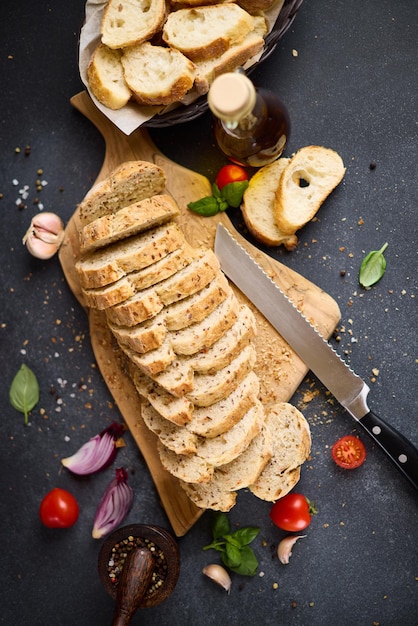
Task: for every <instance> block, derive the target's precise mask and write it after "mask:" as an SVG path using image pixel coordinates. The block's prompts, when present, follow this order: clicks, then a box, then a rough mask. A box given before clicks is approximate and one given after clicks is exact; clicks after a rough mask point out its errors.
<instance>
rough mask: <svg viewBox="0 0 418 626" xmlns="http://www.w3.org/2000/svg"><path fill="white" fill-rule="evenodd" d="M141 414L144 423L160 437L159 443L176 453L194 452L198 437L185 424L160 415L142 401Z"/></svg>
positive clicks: (147, 403)
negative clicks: (176, 422)
mask: <svg viewBox="0 0 418 626" xmlns="http://www.w3.org/2000/svg"><path fill="white" fill-rule="evenodd" d="M141 415H142V418H143V420H144V422H145V425H146V426H147V427H148V428H149V429H150V431H151V432H153V433H154V434H155V435H157V437H158V438H159V439H160V441H161V443H162V444H163V445H164V446H165V447H166V448H168V449H169V450H172V451H173V452H175V453H176V454H195V453H196V452H197V448H198V445H199V441H200V438H199V437H198V436H197V435H195V434H193V433H192V432H190V431H189V430H188V429H187V426H177V425H176V424H173V423H172V422H169V421H168V420H166V419H164V418H163V417H161V415H160V414H159V413H158V412H157V411H156V410H155V409H154V407H153V406H152V405H151V404H150V403H149V402H146V401H144V402H143V403H142V407H141Z"/></svg>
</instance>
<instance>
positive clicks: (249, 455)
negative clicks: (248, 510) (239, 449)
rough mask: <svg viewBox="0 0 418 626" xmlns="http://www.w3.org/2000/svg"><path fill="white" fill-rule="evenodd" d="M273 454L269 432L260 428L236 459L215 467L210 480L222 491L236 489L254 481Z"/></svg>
mask: <svg viewBox="0 0 418 626" xmlns="http://www.w3.org/2000/svg"><path fill="white" fill-rule="evenodd" d="M272 456H273V444H272V440H271V435H270V432H269V431H268V429H267V428H264V427H263V428H262V429H261V431H260V432H259V434H258V435H256V436H255V437H254V439H253V440H252V441H251V443H250V445H249V446H248V448H247V449H246V450H244V452H243V453H242V454H240V455H239V456H238V457H237V458H236V459H234V460H233V461H231V463H227V465H222V466H221V467H218V468H216V469H215V471H214V473H213V477H212V480H211V482H213V483H216V485H217V486H218V487H219V489H221V490H222V491H238V490H239V489H244V488H245V487H248V485H251V484H252V483H254V482H255V481H256V480H257V479H258V477H259V476H260V474H261V472H262V471H263V469H264V468H265V466H266V464H267V463H268V462H269V461H270V459H271V458H272Z"/></svg>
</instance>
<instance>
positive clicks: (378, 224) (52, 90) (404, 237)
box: [0, 0, 418, 626]
mask: <svg viewBox="0 0 418 626" xmlns="http://www.w3.org/2000/svg"><path fill="white" fill-rule="evenodd" d="M84 10H85V6H84V0H72V1H70V2H66V3H59V2H56V1H49V2H47V1H46V0H42V1H41V2H33V1H29V0H20V2H12V0H3V1H2V2H1V4H0V51H1V55H0V63H1V76H2V81H1V90H0V193H1V199H0V220H1V222H0V223H1V230H0V233H1V240H2V243H1V251H0V254H1V261H0V277H1V281H0V286H1V297H0V355H1V367H2V370H3V373H2V375H1V377H0V398H1V407H2V410H1V414H2V415H1V421H2V429H1V436H0V451H1V457H0V458H1V459H2V469H1V479H0V485H1V496H0V508H1V515H0V519H1V545H2V549H1V562H2V566H1V574H0V578H1V588H2V591H1V605H2V606H1V610H0V623H2V624H5V625H6V626H45V625H48V626H74V625H76V624H77V625H78V626H97V625H99V626H105V625H106V624H110V623H111V620H112V613H113V601H112V599H111V598H110V597H109V596H108V595H107V593H106V592H105V590H104V588H103V587H102V585H101V582H100V580H99V578H98V574H97V556H98V552H99V549H100V545H101V542H100V541H97V540H94V539H92V537H91V525H92V519H93V516H94V512H95V509H96V505H97V502H98V500H99V498H100V497H101V494H102V492H103V490H104V488H105V486H106V485H107V483H108V481H109V477H110V475H111V470H107V471H105V472H102V473H100V474H98V475H96V476H95V477H91V478H88V479H76V478H74V476H72V475H70V474H69V473H68V472H67V471H65V470H63V469H62V468H61V467H60V459H61V458H62V457H63V456H67V455H68V454H70V453H71V452H73V451H74V450H76V449H77V448H78V447H79V446H80V445H81V444H82V443H84V442H85V441H86V440H87V439H88V438H90V437H92V436H93V435H95V434H96V433H97V432H99V431H100V430H101V428H102V426H103V424H107V423H109V422H110V421H111V420H118V419H120V414H119V412H118V409H117V407H116V406H115V404H114V402H113V399H112V397H111V395H110V393H109V391H108V389H107V387H106V385H105V383H104V381H103V379H102V377H101V374H100V372H99V370H98V368H97V366H96V365H95V359H94V355H93V352H92V348H91V345H90V340H89V330H88V322H87V317H86V315H85V313H84V311H83V310H82V309H81V307H80V306H79V305H78V303H77V301H76V299H75V298H74V296H73V295H72V293H71V291H70V290H69V288H68V286H67V284H66V282H65V279H64V277H63V274H62V270H61V267H60V264H59V261H58V258H57V257H54V258H53V259H51V260H49V261H39V260H36V259H34V258H33V257H31V256H30V255H29V254H28V252H27V250H26V249H25V247H24V246H23V245H22V237H23V235H24V233H25V231H26V229H27V228H28V226H29V223H30V221H31V218H32V216H33V215H35V214H36V213H37V212H38V210H39V204H35V203H34V201H35V200H36V198H38V203H41V204H42V205H43V207H44V210H48V211H53V212H56V213H58V214H59V215H60V216H61V217H62V219H63V220H64V222H67V221H68V220H69V218H70V217H71V215H72V213H73V212H74V210H75V208H76V206H77V203H79V202H80V201H81V200H82V199H83V197H84V195H85V194H86V192H87V191H88V190H89V188H90V187H91V185H92V184H93V182H94V180H95V178H96V176H97V174H98V172H99V170H100V167H101V164H102V162H103V157H104V142H103V139H102V137H101V136H100V134H99V133H98V131H97V130H96V128H95V127H93V125H92V124H91V123H90V122H89V121H88V120H87V119H85V118H84V117H83V116H82V115H81V114H79V113H78V112H77V111H75V110H74V109H73V108H72V106H71V104H70V97H71V96H73V95H74V94H76V93H78V92H79V91H81V90H82V88H83V85H82V83H81V80H80V77H79V72H78V63H77V54H78V45H77V44H78V37H79V32H80V28H81V25H82V23H83V19H84ZM416 18H417V13H416V3H415V2H413V1H412V0H397V1H396V2H390V1H389V0H370V1H369V2H364V1H360V0H352V1H351V2H346V1H343V0H316V2H314V1H312V0H311V1H309V0H305V2H304V3H303V4H302V6H301V8H300V10H299V12H298V15H297V17H296V19H295V21H294V22H293V24H292V26H291V28H290V29H289V31H288V32H287V33H286V34H285V36H284V37H283V38H282V39H281V40H280V42H279V44H278V46H277V48H276V49H275V51H274V53H273V54H272V55H271V56H270V58H269V59H268V60H267V61H266V62H265V63H264V64H262V65H261V66H259V67H258V68H257V70H256V71H255V72H254V73H253V74H252V77H253V80H254V81H255V82H256V83H257V84H259V85H262V86H264V87H269V88H271V89H272V90H274V91H276V92H277V93H280V94H281V96H282V98H283V99H284V101H285V102H286V103H287V106H288V108H289V111H290V115H291V119H292V124H293V131H292V135H291V138H290V140H289V143H288V145H287V147H286V152H285V153H286V155H290V154H292V152H294V151H296V150H297V149H299V148H300V147H302V146H304V145H309V144H320V145H324V146H327V147H331V148H333V149H335V150H337V151H338V152H339V153H340V154H341V156H342V158H343V159H344V162H345V164H346V167H347V172H346V175H345V178H344V180H343V182H342V183H341V185H340V186H339V187H338V189H337V190H336V191H335V192H334V193H333V194H332V196H331V197H330V198H329V199H328V200H327V202H326V203H325V204H324V205H323V207H322V208H321V210H320V212H319V213H318V216H317V219H315V220H314V221H312V222H311V223H309V224H308V225H307V226H306V227H305V228H303V230H301V231H300V233H299V236H300V237H299V239H300V242H299V246H298V248H297V249H296V250H295V251H294V252H292V253H286V252H285V251H284V250H282V249H281V248H278V249H271V250H269V253H270V254H271V255H272V256H274V257H275V258H277V259H278V260H279V261H281V262H282V263H284V264H286V265H288V266H289V267H291V268H293V269H294V270H296V271H298V272H299V273H301V274H303V275H304V276H306V277H307V278H308V279H309V280H311V281H313V282H314V283H316V284H317V285H319V286H320V287H322V288H323V289H324V290H326V291H327V292H328V293H329V294H330V295H331V296H332V297H333V298H334V299H335V300H336V301H337V302H338V304H339V306H340V309H341V324H340V330H339V335H340V341H339V342H338V343H337V342H336V341H335V340H334V339H332V340H331V342H332V343H333V345H334V346H335V347H337V348H338V350H339V351H340V353H341V354H343V356H344V357H345V358H346V360H347V361H348V362H349V363H350V365H351V366H352V367H353V368H354V369H355V371H356V372H357V373H358V374H359V375H360V376H361V377H362V378H364V379H365V380H366V382H368V384H369V386H370V387H371V392H370V396H369V400H370V405H371V407H372V408H373V409H374V410H375V411H376V413H378V414H379V415H381V416H382V417H383V418H384V419H386V420H387V421H388V422H390V423H391V424H392V425H393V426H394V427H395V428H397V429H398V430H399V431H401V432H402V433H403V434H404V435H405V436H406V437H407V438H408V439H410V440H411V441H412V442H413V443H414V444H415V445H416V446H417V445H418V420H417V402H416V397H417V377H416V363H417V359H416V357H417V354H416V328H417V309H416V299H415V296H416V287H417V275H416V270H417V265H416V253H417V239H416V236H417V218H416V216H417V206H418V202H417V189H418V181H417V126H416V121H417V120H416V113H417V84H416V61H417V38H416V32H417V31H416V27H417V21H416ZM150 134H151V137H152V139H153V140H154V142H155V143H156V145H157V146H158V147H159V148H160V150H161V151H162V152H163V153H164V154H165V155H167V156H168V157H170V158H171V159H173V160H174V161H176V162H178V163H180V164H182V165H184V166H186V167H189V168H192V169H194V170H196V171H198V172H200V173H202V174H204V175H206V176H208V178H209V179H212V180H213V178H214V175H215V173H216V171H217V168H218V167H219V166H220V165H222V164H224V162H225V161H224V159H223V158H222V156H221V155H220V154H219V153H218V152H217V149H216V148H215V146H214V143H213V138H212V135H211V127H210V118H209V116H208V114H205V115H203V116H202V117H201V118H199V119H198V120H195V121H192V122H188V123H185V124H182V125H179V126H173V127H170V128H157V129H156V128H151V129H150ZM26 146H29V147H30V150H29V152H30V154H25V148H26ZM16 148H20V152H17V151H16ZM372 163H373V164H375V167H374V168H373V167H372V168H371V167H370V165H371V164H372ZM38 170H42V173H38ZM37 179H40V180H43V181H45V182H47V184H46V185H45V186H44V187H42V190H41V191H37V190H36V180H37ZM16 181H17V182H16ZM26 185H27V186H28V197H27V198H26V199H23V196H22V193H21V192H20V190H23V189H24V188H25V186H26ZM20 203H21V204H23V205H24V206H23V207H22V206H19V204H20ZM232 219H233V221H234V223H235V224H236V226H237V228H238V229H240V230H242V224H241V220H240V217H239V213H235V214H232ZM242 232H244V231H242ZM385 242H388V244H389V246H388V248H387V250H386V259H387V270H386V273H385V275H384V277H383V278H382V280H381V281H380V282H379V283H377V284H376V285H375V286H373V287H372V288H371V289H370V290H367V291H366V290H363V289H362V288H361V287H360V286H359V283H358V270H359V266H360V263H361V260H362V259H363V257H364V256H365V254H366V253H367V252H369V251H370V250H373V249H379V248H380V247H381V246H382V245H383V244H384V243H385ZM22 363H25V364H27V365H28V366H29V367H30V368H32V369H33V370H34V371H35V372H36V375H37V377H38V380H39V384H40V392H41V395H40V401H39V403H38V405H37V406H36V408H35V409H34V410H33V411H32V412H31V415H30V424H29V425H28V426H24V424H23V416H22V415H21V414H20V413H18V412H17V411H16V410H15V409H13V408H12V407H11V406H10V404H9V388H10V384H11V381H12V379H13V377H14V375H15V374H16V372H17V371H18V369H19V368H20V366H21V364H22ZM308 391H313V392H314V393H313V394H312V395H313V399H312V400H311V401H310V402H307V401H306V400H307V392H308ZM316 392H318V393H316ZM292 402H293V403H294V404H295V405H296V406H298V407H299V408H300V409H301V410H302V411H303V413H304V415H305V416H306V418H307V419H308V421H309V423H310V426H311V431H312V439H313V444H312V454H311V459H310V460H309V461H308V462H307V463H306V464H305V466H304V468H303V471H302V477H301V480H300V483H299V484H298V486H297V491H300V492H302V493H304V494H306V495H307V496H308V497H309V498H310V499H312V500H313V501H314V502H315V503H316V505H317V508H318V514H317V515H316V516H315V518H314V519H313V521H312V523H311V525H310V526H309V528H308V529H307V530H306V538H305V539H303V540H301V541H300V542H299V543H298V544H297V545H296V547H295V549H294V554H293V556H292V558H291V561H290V563H289V564H288V565H286V566H284V565H281V564H280V563H279V562H278V560H277V558H276V557H275V554H276V548H277V544H278V542H279V541H280V539H281V538H282V537H283V536H284V535H285V533H284V532H282V531H279V529H278V528H276V527H275V526H274V525H273V524H272V523H271V522H270V519H269V511H270V506H271V505H270V504H269V503H267V502H262V501H259V500H257V499H256V498H254V497H252V496H251V495H250V494H249V493H241V494H240V495H239V497H238V502H237V505H236V506H235V507H234V508H233V509H232V511H231V512H230V514H229V518H230V520H231V523H232V524H233V525H235V524H239V525H241V526H246V525H257V526H259V527H260V529H261V531H260V535H259V537H258V538H257V540H256V541H255V542H254V544H253V545H254V549H255V552H256V554H257V557H258V560H259V574H257V575H256V576H255V577H253V578H248V577H240V576H237V575H233V577H232V578H233V582H232V590H231V594H230V595H227V594H226V593H224V592H223V591H222V590H221V589H220V588H218V587H217V586H216V585H214V584H213V583H212V582H211V581H209V580H208V579H207V578H205V577H204V576H203V575H202V574H201V570H202V568H203V567H204V565H206V564H207V563H209V562H212V561H215V562H217V561H218V556H217V554H216V553H214V552H212V553H209V552H204V551H202V547H203V546H204V545H205V544H206V543H208V542H209V540H210V538H211V534H210V526H211V521H212V513H211V512H205V513H204V514H203V516H202V517H201V518H200V519H199V521H198V522H197V523H196V524H195V525H194V526H193V528H192V529H191V530H190V531H189V532H188V533H187V534H186V535H185V536H184V537H181V538H179V539H178V543H179V548H180V554H181V573H180V578H179V582H178V584H177V586H176V588H175V591H174V593H173V594H172V595H171V596H170V597H169V599H168V600H166V601H165V602H164V603H163V604H161V605H160V606H158V607H155V608H150V609H145V610H141V611H140V612H138V613H137V614H136V616H135V617H134V620H133V622H132V623H133V624H144V625H145V624H160V625H163V624H164V625H168V624H170V625H172V624H179V625H181V626H182V625H183V624H184V625H186V624H187V625H188V624H196V625H198V626H210V625H216V626H219V625H220V624H226V623H228V624H231V625H239V626H245V625H249V624H254V623H259V624H263V625H266V626H336V625H340V624H341V625H342V624H344V626H373V625H377V624H379V625H380V626H406V625H412V624H418V553H417V550H418V508H417V493H416V491H415V490H414V489H413V488H412V486H410V484H409V483H408V482H407V481H406V480H405V478H404V477H403V476H402V475H401V473H400V472H399V471H398V470H397V469H396V468H395V467H394V466H393V465H392V464H391V463H390V462H389V460H388V459H387V457H386V456H385V455H384V454H383V452H381V451H380V450H379V449H376V446H375V444H374V443H373V442H372V440H371V439H370V438H369V437H368V436H367V435H366V434H365V433H364V432H362V429H361V427H359V426H357V425H356V423H355V422H353V421H352V420H351V418H350V417H349V416H348V415H347V414H346V413H345V412H344V411H343V410H342V409H341V408H340V407H339V406H338V405H337V404H336V403H331V402H329V396H328V395H326V390H325V389H324V388H323V387H322V386H321V384H320V383H319V382H318V381H317V380H316V379H315V377H314V376H313V375H312V374H311V373H309V374H308V376H307V377H306V379H305V380H304V382H303V383H302V384H301V386H300V388H299V389H298V391H297V392H296V394H295V396H294V397H293V398H292ZM349 433H354V434H358V435H359V436H360V438H361V439H362V441H363V442H364V444H365V446H366V449H367V460H366V462H365V464H364V465H363V466H362V467H361V468H359V469H358V470H356V471H352V472H347V471H340V470H339V469H338V468H337V467H336V466H335V465H334V464H333V462H332V460H331V458H330V447H331V446H332V444H333V443H334V441H335V440H336V439H338V438H339V437H340V436H342V435H345V434H349ZM125 441H126V447H125V448H123V449H122V450H121V451H120V456H119V461H118V462H120V464H122V463H123V465H124V466H125V467H126V468H127V469H128V471H129V474H130V482H131V484H132V486H133V488H134V491H135V500H134V505H133V507H132V510H131V512H130V513H129V516H128V518H127V520H126V523H147V524H148V523H150V524H158V525H160V526H163V527H165V528H168V529H170V524H169V521H168V519H167V517H166V515H165V512H164V510H163V508H162V507H161V505H160V502H159V500H158V496H157V493H156V490H155V488H154V485H153V482H152V480H151V477H150V475H149V473H148V471H147V467H146V465H145V462H144V460H143V458H142V456H141V454H140V453H139V450H138V449H137V447H136V446H135V443H134V441H133V439H132V438H131V436H130V434H129V433H128V434H127V435H126V437H125ZM55 486H59V487H63V488H65V489H68V490H70V491H71V492H73V493H74V495H75V496H76V497H77V499H78V501H79V504H80V510H81V512H80V518H79V520H78V522H77V524H76V525H75V526H74V527H72V528H71V529H69V530H51V529H47V528H45V527H43V526H42V525H41V523H40V521H39V518H38V507H39V503H40V501H41V499H42V497H43V496H44V494H45V493H46V492H47V491H49V490H50V489H52V488H53V487H55Z"/></svg>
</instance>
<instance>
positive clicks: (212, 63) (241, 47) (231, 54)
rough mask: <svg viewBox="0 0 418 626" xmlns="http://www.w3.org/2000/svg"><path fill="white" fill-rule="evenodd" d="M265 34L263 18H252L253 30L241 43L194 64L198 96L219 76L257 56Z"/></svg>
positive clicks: (207, 89)
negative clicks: (218, 54)
mask: <svg viewBox="0 0 418 626" xmlns="http://www.w3.org/2000/svg"><path fill="white" fill-rule="evenodd" d="M266 33H267V23H266V20H265V18H264V16H261V15H258V16H255V17H254V29H253V30H251V31H250V32H249V33H248V34H247V35H246V36H245V38H244V39H243V41H241V42H239V43H236V44H232V45H230V46H229V48H228V49H227V50H226V51H225V52H224V53H223V54H221V55H220V56H216V57H213V58H211V59H207V60H206V61H196V62H195V66H196V69H195V74H196V78H195V84H194V86H195V88H196V91H197V93H198V94H199V95H203V94H206V93H208V91H209V87H210V86H211V84H212V83H213V81H214V80H215V78H216V77H217V76H220V74H224V73H225V72H232V71H234V70H235V69H237V68H238V67H241V66H243V65H244V64H245V63H246V62H247V61H248V59H250V58H251V57H253V56H255V55H256V54H258V53H259V52H260V51H261V50H262V49H263V47H264V37H265V35H266Z"/></svg>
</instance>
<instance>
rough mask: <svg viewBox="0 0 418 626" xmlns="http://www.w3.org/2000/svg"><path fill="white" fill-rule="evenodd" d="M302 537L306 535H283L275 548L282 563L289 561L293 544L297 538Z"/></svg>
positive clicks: (285, 563)
mask: <svg viewBox="0 0 418 626" xmlns="http://www.w3.org/2000/svg"><path fill="white" fill-rule="evenodd" d="M304 537H306V535H289V537H285V538H284V539H282V540H281V542H280V543H279V546H278V548H277V556H278V557H279V561H280V562H281V563H283V565H287V564H288V563H289V559H290V557H291V556H292V548H293V546H294V544H295V543H296V542H297V540H298V539H303V538H304Z"/></svg>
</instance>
